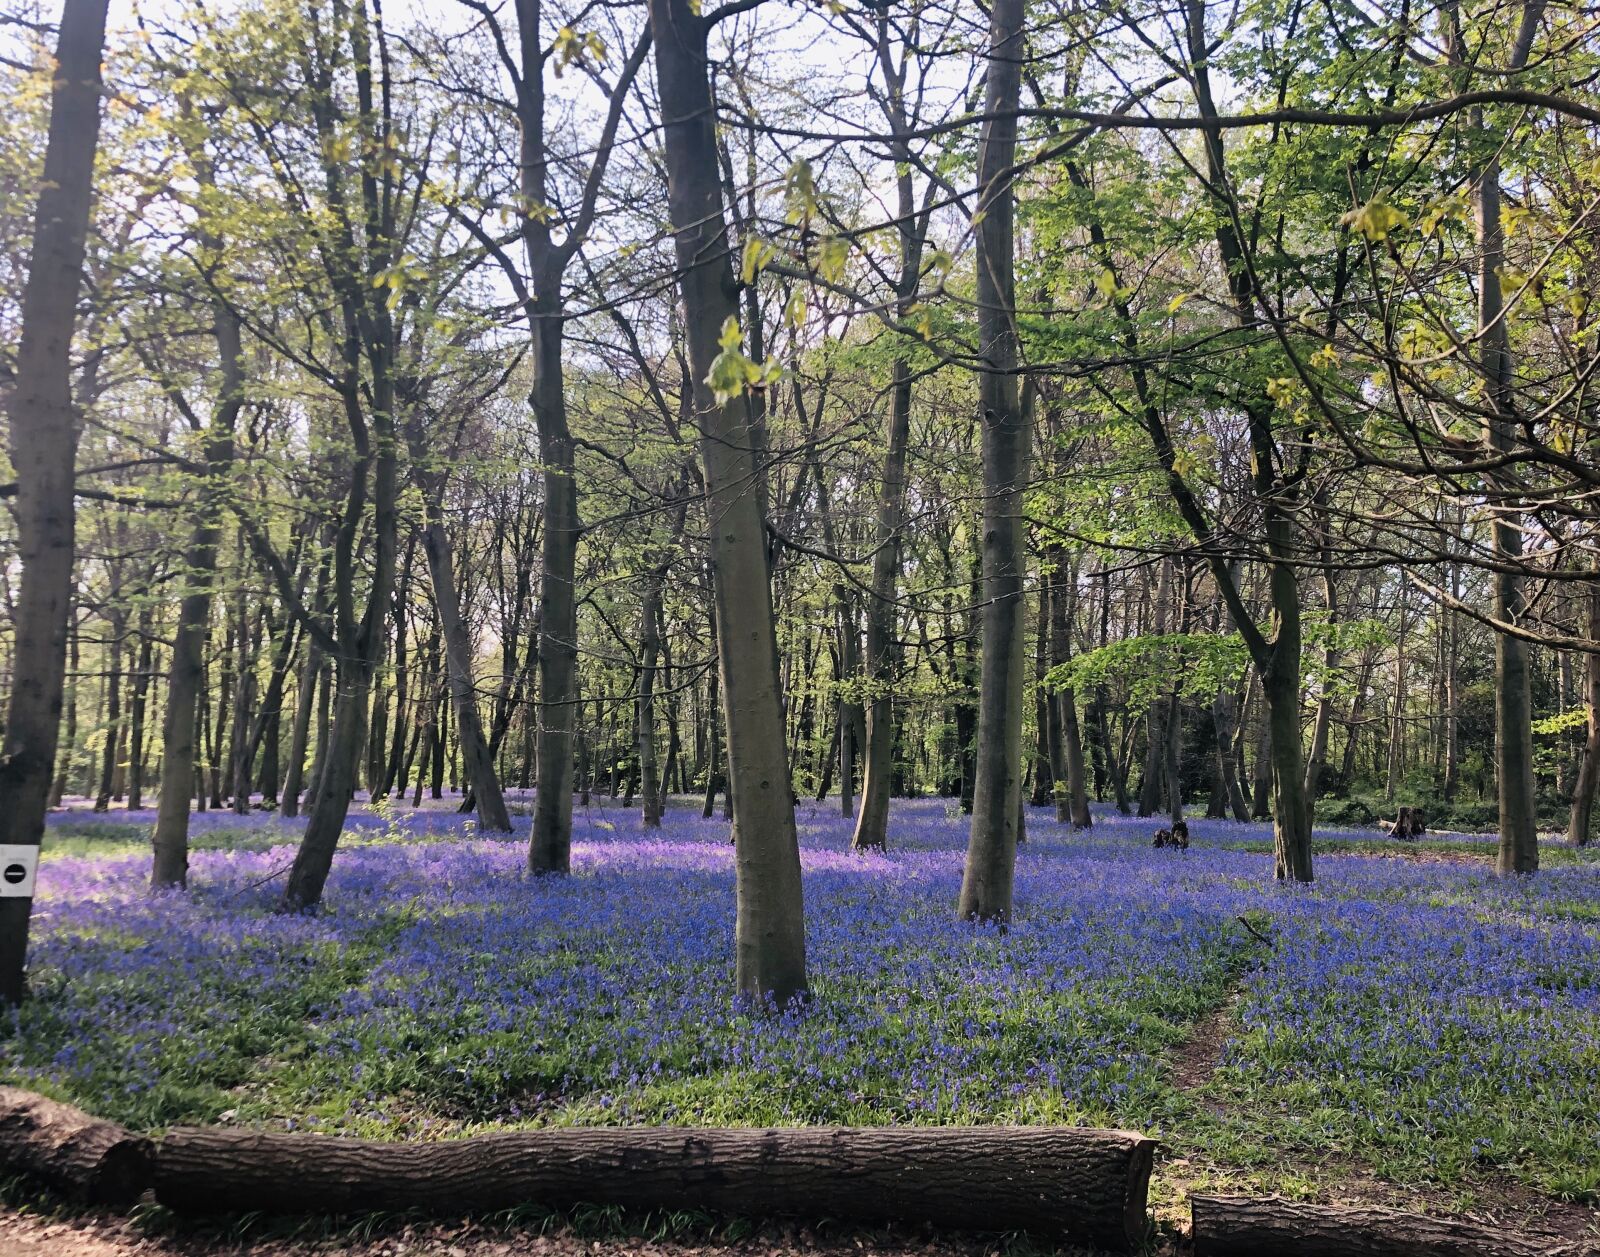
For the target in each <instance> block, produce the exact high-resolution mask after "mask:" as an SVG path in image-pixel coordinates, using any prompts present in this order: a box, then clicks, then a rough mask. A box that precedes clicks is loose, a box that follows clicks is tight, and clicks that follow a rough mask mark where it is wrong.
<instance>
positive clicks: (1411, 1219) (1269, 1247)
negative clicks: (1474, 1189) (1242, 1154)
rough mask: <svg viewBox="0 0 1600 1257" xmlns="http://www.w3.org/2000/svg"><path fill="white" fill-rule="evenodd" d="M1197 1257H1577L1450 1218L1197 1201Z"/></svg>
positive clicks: (1272, 1200) (1245, 1200)
mask: <svg viewBox="0 0 1600 1257" xmlns="http://www.w3.org/2000/svg"><path fill="white" fill-rule="evenodd" d="M1190 1206H1191V1208H1192V1210H1193V1212H1194V1253H1195V1257H1289V1255H1291V1254H1292V1255H1293V1257H1558V1255H1559V1254H1562V1253H1571V1254H1574V1257H1576V1254H1577V1252H1578V1251H1579V1249H1578V1247H1577V1246H1575V1245H1568V1244H1563V1243H1561V1242H1560V1241H1553V1240H1550V1239H1535V1238H1533V1237H1532V1236H1527V1237H1524V1236H1519V1235H1512V1234H1508V1233H1507V1232H1506V1231H1505V1230H1504V1229H1503V1228H1502V1227H1485V1226H1479V1225H1478V1224H1476V1223H1472V1222H1459V1221H1456V1220H1455V1219H1453V1218H1432V1217H1428V1216H1426V1215H1424V1214H1419V1213H1399V1212H1396V1211H1395V1210H1393V1209H1378V1208H1374V1207H1372V1206H1370V1205H1313V1204H1306V1203H1304V1202H1301V1201H1294V1200H1284V1199H1282V1198H1281V1197H1276V1196H1266V1197H1251V1196H1235V1197H1229V1196H1193V1197H1190Z"/></svg>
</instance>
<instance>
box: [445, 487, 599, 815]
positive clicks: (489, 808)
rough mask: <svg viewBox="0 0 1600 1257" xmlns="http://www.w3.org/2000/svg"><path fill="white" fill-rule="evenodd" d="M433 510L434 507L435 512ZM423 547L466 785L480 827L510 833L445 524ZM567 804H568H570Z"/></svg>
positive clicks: (507, 813)
mask: <svg viewBox="0 0 1600 1257" xmlns="http://www.w3.org/2000/svg"><path fill="white" fill-rule="evenodd" d="M435 509H436V508H435ZM422 549H423V552H424V553H425V554H426V555H427V558H428V575H429V576H430V577H431V578H432V579H433V605H434V606H435V608H437V610H438V615H439V625H440V629H441V632H442V633H443V636H444V652H445V666H446V670H447V672H448V678H449V685H450V697H451V700H452V705H453V706H454V708H455V713H456V735H457V737H459V738H460V740H461V758H462V761H463V763H464V765H465V769H466V777H467V783H468V786H469V787H470V788H471V790H472V797H473V800H474V801H475V802H476V804H477V809H478V824H479V825H480V826H481V827H482V828H483V829H484V830H487V831H489V832H491V833H501V834H509V833H510V832H511V814H510V813H509V812H508V811H507V810H506V801H505V796H504V795H503V794H502V793H501V791H500V778H499V776H498V775H497V774H496V773H495V770H494V758H493V756H491V755H490V753H489V744H488V743H487V742H486V741H485V740H484V736H483V725H482V723H481V721H480V719H479V716H478V692H477V687H476V685H475V684H474V681H473V675H472V639H471V637H470V636H469V635H468V633H467V626H466V625H465V624H464V623H462V620H461V606H460V603H459V602H458V601H457V599H456V578H455V564H454V562H453V560H452V557H451V553H450V539H449V538H448V537H447V536H445V531H444V525H443V524H442V523H440V522H439V520H438V519H437V518H434V519H431V520H429V521H428V523H427V524H426V525H425V526H424V527H423V530H422ZM569 802H570V801H569Z"/></svg>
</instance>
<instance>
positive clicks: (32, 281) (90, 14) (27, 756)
mask: <svg viewBox="0 0 1600 1257" xmlns="http://www.w3.org/2000/svg"><path fill="white" fill-rule="evenodd" d="M105 29H106V0H66V2H65V4H64V5H63V7H62V12H61V25H60V27H59V29H58V34H57V43H56V52H55V61H54V65H53V67H52V69H53V76H54V77H53V81H52V85H51V90H50V131H49V137H48V139H47V141H46V146H45V158H44V172H43V178H42V180H41V182H40V184H39V199H38V202H37V207H36V209H35V210H34V217H33V247H32V249H31V250H30V252H29V258H28V281H27V285H26V287H25V288H24V290H23V297H22V338H21V343H20V345H19V346H18V348H17V358H16V368H15V378H14V379H13V381H12V383H11V395H10V398H9V400H8V405H7V407H6V412H7V419H8V422H9V431H8V434H7V435H8V442H9V450H10V454H11V465H12V467H13V469H14V470H15V471H16V475H17V494H16V517H17V551H18V554H19V556H20V557H21V559H22V579H21V587H20V589H19V590H18V593H17V602H16V610H15V614H14V624H15V642H14V645H13V647H12V669H13V677H14V679H13V682H12V687H11V701H10V703H9V705H8V706H7V709H6V728H5V742H4V755H3V757H0V846H11V847H23V848H30V847H31V848H34V849H35V851H37V848H38V846H39V843H40V840H41V839H42V838H43V837H44V817H45V810H46V808H47V807H48V805H49V800H50V783H51V771H52V768H53V767H54V764H55V759H56V749H57V743H58V740H59V736H60V728H61V700H62V689H63V685H64V682H65V678H66V651H67V616H68V614H69V608H70V607H71V604H72V592H73V589H72V582H73V543H74V537H75V524H76V515H75V499H74V496H73V495H74V489H75V485H74V480H75V473H74V463H75V462H76V459H77V454H78V434H79V431H80V419H79V415H78V412H77V409H76V407H75V406H74V404H73V396H72V344H73V331H74V329H75V327H76V324H77V308H78V293H79V291H80V288H81V286H82V280H83V263H84V254H85V251H86V242H87V237H88V232H89V215H90V210H91V208H92V206H93V203H94V187H93V177H94V162H95V152H96V150H97V148H98V145H99V140H100V114H101V108H100V95H101V76H100V59H101V53H102V47H103V45H104V42H105ZM11 858H13V859H15V858H16V857H14V856H13V857H11ZM32 858H34V859H36V858H37V856H36V855H35V856H34V857H32ZM32 911H33V899H32V897H31V896H29V897H24V896H12V897H7V898H4V899H0V1002H4V1003H6V1004H13V1005H14V1004H17V1003H19V1002H20V1001H21V999H22V997H23V994H24V990H25V965H26V961H27V953H28V919H29V917H30V916H31V914H32Z"/></svg>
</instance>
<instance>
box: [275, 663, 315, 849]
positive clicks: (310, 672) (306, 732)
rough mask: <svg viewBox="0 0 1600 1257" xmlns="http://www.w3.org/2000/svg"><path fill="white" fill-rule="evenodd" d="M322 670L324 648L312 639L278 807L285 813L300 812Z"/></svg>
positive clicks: (302, 676)
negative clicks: (318, 680)
mask: <svg viewBox="0 0 1600 1257" xmlns="http://www.w3.org/2000/svg"><path fill="white" fill-rule="evenodd" d="M321 671H322V650H321V648H320V647H319V646H318V645H317V644H316V643H315V642H309V643H307V646H306V661H305V665H304V667H302V668H301V670H300V685H299V695H300V697H299V699H298V701H297V702H296V703H295V708H294V726H293V728H292V730H291V731H290V734H289V763H288V768H287V771H286V772H285V773H284V777H283V799H282V803H281V805H280V806H279V809H278V811H279V813H280V814H281V815H283V816H289V817H293V816H299V815H300V791H301V788H302V786H301V782H302V781H303V780H304V773H305V765H306V749H307V742H308V740H309V737H310V733H311V713H312V711H313V710H314V709H315V708H316V705H317V678H318V676H319V675H320V674H321Z"/></svg>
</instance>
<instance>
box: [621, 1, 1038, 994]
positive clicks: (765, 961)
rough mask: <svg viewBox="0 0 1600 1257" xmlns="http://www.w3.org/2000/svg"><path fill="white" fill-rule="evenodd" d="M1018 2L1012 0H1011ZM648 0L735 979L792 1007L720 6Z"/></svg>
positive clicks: (740, 986)
mask: <svg viewBox="0 0 1600 1257" xmlns="http://www.w3.org/2000/svg"><path fill="white" fill-rule="evenodd" d="M1007 2H1009V0H1007ZM697 7H698V6H693V7H691V5H690V3H689V0H650V31H651V37H652V40H653V43H654V45H655V62H656V80H657V88H658V90H659V92H660V95H661V117H662V127H663V150H662V152H663V159H664V162H665V165H666V171H667V199H668V205H669V209H670V213H671V219H672V231H673V244H674V250H675V254H676V257H677V262H678V282H679V284H680V286H681V288H682V292H683V306H684V324H685V327H684V331H685V338H686V340H687V342H688V358H689V368H690V371H691V372H692V374H693V381H694V385H693V387H694V419H695V423H696V425H697V427H698V428H699V431H700V457H701V461H702V463H703V464H704V470H705V485H706V503H705V509H706V532H707V535H708V536H709V537H710V541H711V545H710V550H711V562H712V578H713V589H714V596H715V604H716V621H717V654H718V659H719V666H720V669H721V674H722V712H723V722H724V725H725V727H726V729H727V760H728V781H729V787H730V789H731V790H732V793H733V798H734V829H733V833H734V871H735V893H736V897H737V917H736V922H735V936H734V964H735V972H734V985H735V987H736V989H737V990H738V991H739V992H740V993H741V994H744V995H747V996H753V997H756V998H763V999H770V1000H772V1001H774V1002H776V1003H777V1004H778V1005H779V1006H780V1007H781V1006H782V1005H784V1004H787V1003H788V1002H789V1001H790V1000H792V999H795V998H798V997H802V996H804V995H805V994H806V992H807V982H806V945H805V913H804V908H803V905H802V901H801V888H800V842H799V836H798V834H797V832H796V830H795V822H794V799H793V795H792V793H791V788H790V783H789V760H788V747H787V745H786V742H785V738H784V722H783V702H782V695H781V693H780V692H779V686H778V655H777V648H776V635H775V633H774V630H773V614H772V585H771V580H770V576H769V572H768V567H767V546H766V521H765V519H764V518H763V517H762V511H761V502H762V501H763V500H764V497H765V495H764V494H763V493H761V492H759V491H758V488H759V485H760V482H761V481H762V480H763V479H764V477H765V474H766V469H765V468H764V467H763V466H762V465H761V462H760V455H761V452H762V449H763V446H762V443H761V441H760V439H759V435H758V433H757V432H756V430H755V424H754V422H753V415H752V412H751V404H750V400H749V397H748V395H747V393H746V392H745V391H744V390H742V389H741V390H739V391H738V392H737V393H736V394H733V395H729V394H727V393H719V392H718V391H716V390H714V389H713V387H712V384H711V382H710V381H711V380H712V379H713V378H714V375H715V373H716V369H717V360H718V358H719V357H720V356H722V355H740V356H741V357H742V355H741V351H740V347H741V345H742V343H743V337H742V336H741V334H740V331H739V287H738V283H737V281H736V278H735V276H734V272H733V264H732V262H731V260H730V258H729V251H728V226H727V220H726V217H725V213H724V206H723V201H722V184H721V180H720V179H719V177H718V171H717V149H716V138H715V125H716V113H715V110H714V108H713V105H712V100H711V84H710V79H709V77H708V75H709V68H710V62H709V50H708V46H707V34H708V31H709V29H710V28H711V26H712V25H713V24H714V23H715V22H716V21H717V19H718V14H717V13H716V12H712V13H709V14H702V13H697V12H695V11H694V9H695V8H697Z"/></svg>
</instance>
